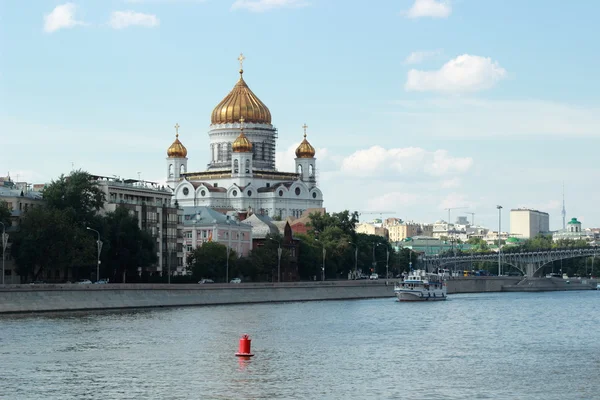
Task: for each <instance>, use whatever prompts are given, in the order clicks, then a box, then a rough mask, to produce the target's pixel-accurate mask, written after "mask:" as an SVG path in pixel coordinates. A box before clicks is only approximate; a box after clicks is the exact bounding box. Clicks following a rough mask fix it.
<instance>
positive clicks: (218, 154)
mask: <svg viewBox="0 0 600 400" xmlns="http://www.w3.org/2000/svg"><path fill="white" fill-rule="evenodd" d="M215 161H221V143H217V159H216V160H215Z"/></svg>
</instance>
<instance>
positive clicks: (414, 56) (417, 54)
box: [404, 50, 442, 64]
mask: <svg viewBox="0 0 600 400" xmlns="http://www.w3.org/2000/svg"><path fill="white" fill-rule="evenodd" d="M441 54H442V51H441V50H432V51H413V52H412V53H410V54H409V55H408V57H406V59H405V60H404V64H419V63H422V62H423V61H425V60H427V59H430V58H434V57H437V56H439V55H441Z"/></svg>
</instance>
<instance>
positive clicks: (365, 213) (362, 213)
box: [357, 211, 396, 221]
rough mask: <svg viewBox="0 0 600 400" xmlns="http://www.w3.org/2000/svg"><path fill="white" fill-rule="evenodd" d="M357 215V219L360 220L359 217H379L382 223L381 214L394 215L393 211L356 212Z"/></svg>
mask: <svg viewBox="0 0 600 400" xmlns="http://www.w3.org/2000/svg"><path fill="white" fill-rule="evenodd" d="M357 213H358V217H359V218H360V216H361V215H373V214H375V215H379V217H380V218H381V220H382V221H383V214H396V212H395V211H357Z"/></svg>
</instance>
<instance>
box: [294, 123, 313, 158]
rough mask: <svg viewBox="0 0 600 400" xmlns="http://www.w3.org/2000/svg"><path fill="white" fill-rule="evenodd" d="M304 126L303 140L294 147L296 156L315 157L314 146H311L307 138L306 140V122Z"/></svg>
mask: <svg viewBox="0 0 600 400" xmlns="http://www.w3.org/2000/svg"><path fill="white" fill-rule="evenodd" d="M302 128H304V140H303V141H302V143H300V146H298V148H297V149H296V157H297V158H315V148H314V147H312V145H311V144H310V143H308V140H306V128H308V126H306V124H304V126H302Z"/></svg>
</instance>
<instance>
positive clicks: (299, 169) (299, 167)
mask: <svg viewBox="0 0 600 400" xmlns="http://www.w3.org/2000/svg"><path fill="white" fill-rule="evenodd" d="M298 173H299V174H300V175H302V165H300V164H298Z"/></svg>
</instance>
